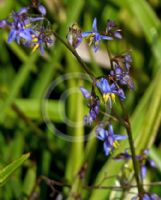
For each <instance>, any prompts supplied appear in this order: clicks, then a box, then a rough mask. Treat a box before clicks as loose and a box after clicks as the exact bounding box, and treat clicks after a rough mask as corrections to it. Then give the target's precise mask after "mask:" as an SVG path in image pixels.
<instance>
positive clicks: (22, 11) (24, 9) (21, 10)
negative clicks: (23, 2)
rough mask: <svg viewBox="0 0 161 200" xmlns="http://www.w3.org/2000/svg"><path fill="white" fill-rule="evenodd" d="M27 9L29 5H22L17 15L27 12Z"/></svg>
mask: <svg viewBox="0 0 161 200" xmlns="http://www.w3.org/2000/svg"><path fill="white" fill-rule="evenodd" d="M28 10H29V7H23V8H21V9H20V11H19V12H18V15H23V14H25V13H27V12H28Z"/></svg>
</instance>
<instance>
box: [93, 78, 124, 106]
mask: <svg viewBox="0 0 161 200" xmlns="http://www.w3.org/2000/svg"><path fill="white" fill-rule="evenodd" d="M96 86H97V87H98V89H99V90H100V91H101V93H102V95H103V99H104V101H105V102H107V101H109V105H110V108H111V107H112V101H115V96H116V95H117V96H118V97H120V99H121V100H124V99H125V94H124V91H123V90H122V89H121V88H117V87H116V85H115V84H114V83H113V84H111V85H110V84H109V82H108V80H107V79H105V78H101V79H99V80H97V81H96Z"/></svg>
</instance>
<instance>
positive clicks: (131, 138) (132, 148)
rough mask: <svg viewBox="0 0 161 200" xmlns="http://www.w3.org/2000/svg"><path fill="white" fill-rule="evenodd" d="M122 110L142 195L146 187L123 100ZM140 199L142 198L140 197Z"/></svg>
mask: <svg viewBox="0 0 161 200" xmlns="http://www.w3.org/2000/svg"><path fill="white" fill-rule="evenodd" d="M120 104H121V107H122V110H123V112H124V125H125V128H126V132H127V135H128V140H129V145H130V150H131V155H132V162H133V166H134V175H135V179H136V183H137V188H138V193H139V195H141V196H142V194H143V193H144V188H143V185H142V182H141V179H140V176H139V168H138V163H137V160H136V153H135V147H134V140H133V137H132V131H131V124H130V120H129V116H128V114H127V112H126V110H125V107H124V105H123V104H122V102H120ZM140 199H142V198H141V197H140Z"/></svg>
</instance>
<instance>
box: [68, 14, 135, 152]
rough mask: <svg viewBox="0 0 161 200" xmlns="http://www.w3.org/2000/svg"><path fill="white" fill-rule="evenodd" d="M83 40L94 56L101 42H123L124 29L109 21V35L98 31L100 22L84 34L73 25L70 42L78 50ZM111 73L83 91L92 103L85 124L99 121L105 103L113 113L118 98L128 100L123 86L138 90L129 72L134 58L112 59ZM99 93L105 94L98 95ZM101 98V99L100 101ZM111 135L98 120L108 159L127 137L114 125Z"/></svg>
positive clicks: (95, 22)
mask: <svg viewBox="0 0 161 200" xmlns="http://www.w3.org/2000/svg"><path fill="white" fill-rule="evenodd" d="M83 38H85V39H86V41H87V43H88V45H89V46H92V49H93V50H94V52H97V51H98V50H99V49H100V41H101V40H106V41H109V40H114V39H121V38H122V34H121V29H119V28H118V27H117V25H116V24H115V22H113V21H111V20H108V21H107V26H106V29H105V31H103V32H99V31H98V29H97V19H96V18H95V19H94V21H93V26H92V31H85V32H82V31H81V29H80V28H78V26H77V25H73V26H72V27H70V29H69V33H68V37H67V39H68V42H69V44H70V45H72V46H73V47H74V48H77V47H78V46H79V45H80V44H81V42H82V40H83ZM110 63H111V66H110V67H111V69H110V71H109V72H108V74H107V75H106V76H102V77H96V78H95V80H94V81H93V87H94V89H93V87H92V92H91V93H90V92H88V91H87V90H86V89H85V88H81V92H82V94H83V96H84V97H85V98H86V99H88V100H90V103H89V104H88V107H89V108H90V111H89V113H88V115H86V116H85V120H84V121H85V124H88V125H91V123H92V122H93V121H95V120H96V119H98V113H99V110H100V109H99V107H100V105H101V103H102V102H103V103H104V104H105V106H106V105H107V106H108V107H109V108H110V110H111V109H112V106H113V103H114V102H115V101H116V98H118V99H120V100H121V101H124V100H125V99H126V96H125V93H124V90H123V88H122V86H123V85H127V86H128V88H131V89H134V84H133V81H132V79H131V78H130V75H129V71H130V67H131V63H132V58H131V56H130V54H129V53H124V54H121V55H117V56H114V57H111V56H110ZM95 91H96V92H99V94H101V97H102V98H101V99H102V100H103V101H101V99H100V95H97V94H96V93H95ZM96 97H97V98H96ZM108 124H109V128H108V131H107V130H106V129H105V127H106V126H105V125H103V123H102V122H99V120H97V128H96V135H97V138H98V139H100V140H102V141H103V142H104V151H105V154H106V155H109V153H110V152H111V151H113V149H114V148H115V147H116V146H118V140H124V139H126V138H127V137H126V136H122V135H115V134H114V132H113V127H112V124H111V122H110V123H108Z"/></svg>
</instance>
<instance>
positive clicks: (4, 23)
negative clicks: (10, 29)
mask: <svg viewBox="0 0 161 200" xmlns="http://www.w3.org/2000/svg"><path fill="white" fill-rule="evenodd" d="M6 26H7V21H6V20H4V19H2V20H0V28H4V27H6Z"/></svg>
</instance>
